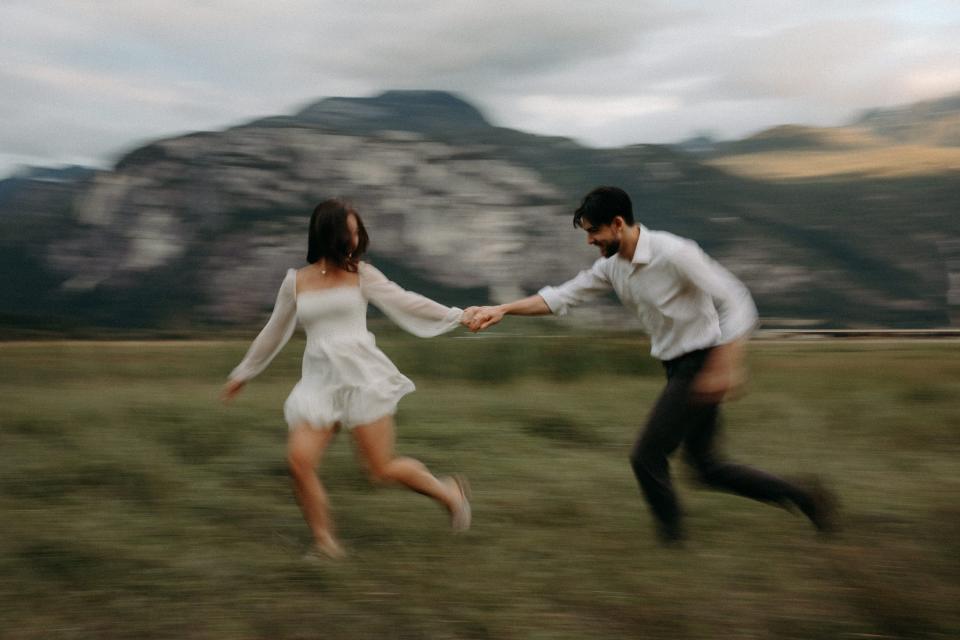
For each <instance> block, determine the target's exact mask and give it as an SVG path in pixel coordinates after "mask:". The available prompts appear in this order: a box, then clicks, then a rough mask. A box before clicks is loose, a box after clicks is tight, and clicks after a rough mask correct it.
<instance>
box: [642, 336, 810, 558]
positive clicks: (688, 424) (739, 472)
mask: <svg viewBox="0 0 960 640" xmlns="http://www.w3.org/2000/svg"><path fill="white" fill-rule="evenodd" d="M709 354H710V349H703V350H701V351H694V352H691V353H688V354H686V355H684V356H681V357H679V358H677V359H675V360H670V361H667V362H664V363H663V365H664V368H665V369H666V374H667V386H666V387H665V388H664V390H663V392H662V393H661V394H660V397H659V399H658V400H657V403H656V405H654V407H653V411H652V412H651V413H650V417H649V419H648V420H647V425H646V427H645V428H644V430H643V431H642V432H641V434H640V437H639V438H638V439H637V442H636V444H635V445H634V448H633V452H632V453H631V455H630V463H631V466H632V467H633V472H634V474H635V475H636V476H637V481H638V482H639V483H640V488H641V489H642V490H643V494H644V496H645V497H646V499H647V503H648V504H649V505H650V509H651V511H652V512H653V515H654V516H655V517H656V519H657V523H658V531H659V533H660V535H661V537H663V538H664V539H667V540H675V539H679V538H681V537H682V529H681V526H680V517H681V512H680V506H679V503H678V502H677V497H676V494H675V493H674V491H673V486H672V484H671V482H670V463H669V462H668V461H667V456H669V455H670V454H671V453H673V452H674V451H675V450H676V449H677V447H679V446H680V444H681V443H682V444H683V445H684V449H685V453H686V458H687V461H688V462H689V463H690V464H691V466H693V468H694V469H695V470H696V472H697V475H698V476H699V478H700V480H701V481H702V482H703V483H704V484H706V485H707V486H709V487H712V488H714V489H720V490H723V491H729V492H731V493H736V494H739V495H741V496H745V497H747V498H752V499H754V500H761V501H764V502H770V503H774V504H778V505H781V506H788V505H789V504H790V503H793V504H795V505H796V506H798V507H799V508H800V509H801V510H803V511H805V510H806V509H807V508H808V507H809V503H810V500H811V498H810V496H809V495H808V494H807V493H806V492H805V491H804V490H802V489H800V488H799V487H796V486H794V485H792V484H790V483H789V482H786V481H785V480H782V479H781V478H778V477H776V476H774V475H770V474H768V473H765V472H763V471H758V470H756V469H751V468H750V467H745V466H741V465H736V464H732V463H730V462H728V461H726V460H725V459H724V458H723V456H722V455H721V453H720V452H719V451H718V444H717V438H718V435H719V431H720V419H719V418H720V405H719V404H702V403H698V402H696V401H695V400H694V399H693V397H692V396H691V386H692V384H693V380H694V378H695V377H696V375H697V373H699V372H700V370H701V369H702V368H703V365H704V363H705V361H706V359H707V357H708V356H709Z"/></svg>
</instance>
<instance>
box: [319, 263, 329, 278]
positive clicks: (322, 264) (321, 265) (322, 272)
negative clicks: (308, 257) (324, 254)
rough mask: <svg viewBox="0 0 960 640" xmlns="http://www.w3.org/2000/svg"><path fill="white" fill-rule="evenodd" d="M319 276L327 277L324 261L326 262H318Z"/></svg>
mask: <svg viewBox="0 0 960 640" xmlns="http://www.w3.org/2000/svg"><path fill="white" fill-rule="evenodd" d="M320 275H322V276H325V275H327V261H326V260H321V261H320Z"/></svg>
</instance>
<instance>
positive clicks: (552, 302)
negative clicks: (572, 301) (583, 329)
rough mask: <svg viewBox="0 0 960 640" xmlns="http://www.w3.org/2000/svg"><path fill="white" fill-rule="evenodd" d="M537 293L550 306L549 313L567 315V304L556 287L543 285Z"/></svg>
mask: <svg viewBox="0 0 960 640" xmlns="http://www.w3.org/2000/svg"><path fill="white" fill-rule="evenodd" d="M537 295H539V296H540V297H541V298H543V301H544V302H546V303H547V306H548V307H550V313H552V314H553V315H555V316H564V315H567V311H568V309H567V305H566V304H564V302H563V296H562V295H561V294H560V291H559V290H558V289H557V288H556V287H544V288H542V289H540V291H537Z"/></svg>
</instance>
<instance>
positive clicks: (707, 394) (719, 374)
mask: <svg viewBox="0 0 960 640" xmlns="http://www.w3.org/2000/svg"><path fill="white" fill-rule="evenodd" d="M742 361H743V343H742V342H741V341H739V340H737V341H734V342H730V343H727V344H723V345H720V346H718V347H714V349H713V351H711V352H710V357H709V358H708V359H707V362H706V363H705V364H704V366H703V369H701V370H700V373H699V374H697V377H696V378H695V379H694V381H693V387H692V388H691V393H692V394H693V396H694V398H695V399H696V400H697V401H698V402H702V403H705V404H715V403H718V402H722V401H723V400H724V399H731V398H734V397H737V396H739V395H740V392H741V390H742V389H743V385H744V383H745V381H746V372H745V371H744V368H743V364H742Z"/></svg>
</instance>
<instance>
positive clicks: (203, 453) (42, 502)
mask: <svg viewBox="0 0 960 640" xmlns="http://www.w3.org/2000/svg"><path fill="white" fill-rule="evenodd" d="M493 335H494V336H496V334H493ZM379 342H380V344H381V346H382V348H383V349H384V350H385V351H386V352H387V353H388V355H390V356H391V358H393V359H394V360H395V362H396V363H397V364H398V366H399V367H400V368H401V370H403V371H404V372H405V373H407V374H408V375H409V376H410V377H411V378H413V380H414V381H415V382H416V383H417V385H418V392H417V393H415V394H412V395H411V396H408V397H407V398H406V399H405V400H404V401H403V402H402V403H401V407H400V413H399V415H398V449H399V451H400V452H401V453H404V454H407V455H413V456H415V457H418V458H420V459H421V460H423V461H424V462H425V463H426V464H427V465H428V466H429V467H430V468H431V469H432V470H434V471H435V472H436V473H448V472H451V471H461V472H464V473H466V474H467V475H468V476H469V477H470V479H471V482H472V484H473V489H474V511H475V525H474V528H473V529H472V530H471V531H470V532H468V533H467V534H465V535H462V536H454V535H451V534H450V533H449V531H448V530H447V522H446V517H445V515H444V514H443V513H442V512H441V510H440V509H439V508H438V507H437V506H435V505H434V504H432V503H431V502H430V501H429V500H427V499H426V498H424V497H422V496H419V495H416V494H413V493H411V492H406V491H403V490H400V489H396V488H376V487H372V486H370V485H369V483H368V482H367V481H366V479H365V477H364V476H363V474H362V473H361V471H360V470H359V468H358V466H357V465H356V463H355V460H354V458H353V453H352V450H351V447H350V446H349V445H348V444H347V441H348V440H349V437H348V436H346V435H345V434H341V436H340V437H339V439H338V440H337V441H336V442H335V444H334V446H333V447H332V448H331V450H330V452H329V453H328V455H327V457H326V458H325V459H324V461H323V464H322V466H321V476H322V478H323V480H324V482H325V484H326V486H327V488H328V490H329V493H330V498H331V501H332V503H333V509H334V515H335V517H336V520H337V524H338V528H339V533H340V535H341V537H342V539H343V542H344V543H345V545H346V547H347V549H348V551H349V553H350V556H349V558H348V559H347V560H346V561H343V562H339V563H329V564H326V565H322V564H321V565H315V564H308V563H305V562H303V561H301V560H300V554H301V553H302V551H303V549H304V548H305V547H306V545H307V543H308V540H309V535H308V531H307V529H306V526H305V524H304V523H303V522H302V520H301V518H300V515H299V511H298V509H297V507H296V505H295V503H294V500H293V498H292V494H291V491H290V486H289V480H288V477H287V473H286V469H285V466H284V442H285V435H286V430H285V429H286V428H285V425H284V424H283V421H282V416H281V405H282V402H283V400H284V398H285V396H286V394H287V393H288V391H289V389H290V387H291V386H292V385H293V383H294V382H295V380H296V376H297V373H298V369H299V351H300V349H301V348H302V343H297V342H295V343H294V344H291V345H290V346H288V347H287V349H286V350H285V351H284V352H283V353H282V354H281V355H280V356H279V357H278V359H277V361H276V362H275V363H274V365H273V366H272V367H271V368H270V369H269V370H268V371H267V372H266V373H265V374H264V375H263V376H262V377H261V378H260V379H258V380H257V381H255V382H254V383H253V384H251V385H250V386H249V388H248V389H246V390H245V392H244V394H243V395H242V396H241V397H240V398H239V399H238V401H237V402H236V403H235V404H233V405H232V406H229V407H224V406H222V405H220V404H219V403H218V402H217V394H218V391H219V387H220V384H221V381H222V379H223V376H224V375H225V374H226V372H228V371H229V370H230V368H231V367H232V366H233V365H234V364H235V363H236V361H237V360H238V359H239V358H240V357H241V356H242V354H243V352H244V350H245V348H246V343H242V342H225V343H190V342H181V343H142V344H117V343H113V344H112V343H34V344H15V343H7V344H2V345H0V406H2V407H3V411H2V413H0V448H2V451H3V463H2V465H0V638H5V639H6V638H17V639H21V638H38V639H40V638H43V639H50V638H91V637H103V638H138V639H140V638H178V639H191V638H215V639H218V638H223V639H227V638H229V639H237V638H264V639H286V638H290V639H293V638H324V639H339V638H344V639H346V638H349V639H355V638H378V639H382V638H429V639H433V638H440V639H443V638H508V639H513V638H516V639H523V640H526V639H534V640H535V639H539V638H549V639H563V638H571V639H573V638H577V639H580V638H627V637H630V638H634V637H642V638H654V639H656V638H671V639H672V638H693V639H701V638H702V639H708V638H709V639H713V638H796V639H798V640H800V639H803V640H807V639H824V640H826V639H836V638H868V637H869V638H900V637H906V638H912V637H917V638H955V637H958V636H960V613H958V609H957V607H956V602H958V601H960V581H958V577H957V576H958V575H960V504H958V502H957V496H958V495H960V491H958V489H960V457H958V453H960V409H958V406H957V402H956V399H957V398H958V397H960V344H957V343H916V342H915V343H895V342H889V343H866V342H811V343H762V342H761V343H755V344H753V345H752V348H751V356H750V360H751V362H750V364H751V371H752V381H751V387H750V393H749V394H748V395H746V396H745V397H744V398H743V399H741V400H740V401H738V402H736V403H733V404H731V405H729V406H728V407H727V410H726V424H727V431H726V437H725V440H726V446H727V449H728V451H729V452H730V454H731V457H733V458H735V459H737V460H741V461H743V462H747V463H751V464H755V465H757V466H760V467H763V468H767V469H769V470H771V471H776V472H778V473H783V474H800V473H811V472H813V473H820V474H822V475H823V476H824V477H825V478H826V479H827V480H828V481H829V482H830V483H831V484H832V486H833V487H834V488H835V489H836V490H837V491H838V493H839V494H840V496H841V498H842V501H843V505H844V509H843V525H844V530H843V533H842V534H841V535H839V536H838V537H836V538H834V539H830V540H823V539H819V538H818V537H817V536H816V535H815V534H814V533H813V532H812V531H811V529H810V528H809V526H808V525H807V524H806V523H805V522H804V521H803V520H802V519H800V518H798V517H796V516H794V515H792V514H790V513H787V512H785V511H781V510H778V509H774V508H771V507H768V506H765V505H761V504H757V503H753V502H750V501H747V500H743V499H740V498H736V497H733V496H727V495H723V494H718V493H714V492H709V491H703V490H700V489H699V488H698V487H697V486H696V485H695V483H694V482H693V481H692V480H691V476H690V474H689V473H688V472H687V470H686V469H684V468H683V466H682V465H681V464H679V460H678V465H677V466H676V471H677V472H676V474H675V475H676V477H677V482H678V486H679V491H680V492H681V495H682V496H683V499H684V504H685V508H686V510H687V513H688V526H689V530H690V533H691V540H690V542H689V544H688V546H687V547H686V548H685V549H682V550H672V549H664V548H661V547H659V546H657V545H656V544H655V541H654V538H653V533H652V527H651V521H650V517H649V516H648V514H647V511H646V508H645V506H644V504H643V502H642V500H641V498H640V496H639V493H638V491H637V489H636V486H635V483H634V480H633V478H632V476H631V473H630V469H629V466H628V464H627V455H628V452H629V449H630V446H631V444H632V441H633V438H634V437H635V434H636V431H637V429H638V428H639V427H640V425H641V424H642V422H643V419H644V415H645V413H646V411H647V410H648V409H649V407H650V405H651V402H652V401H653V400H654V398H655V397H656V394H657V392H658V391H659V388H660V386H661V382H662V381H661V373H660V371H659V368H658V365H657V363H656V362H654V361H652V360H650V359H649V357H648V356H647V355H646V350H647V346H646V344H644V343H642V342H640V341H635V340H633V339H630V338H625V337H622V336H606V337H602V336H601V337H596V336H590V337H589V339H587V337H573V336H566V335H556V336H552V337H544V338H536V337H530V336H528V337H508V336H502V335H501V336H500V337H496V338H489V337H480V338H474V337H460V338H453V339H451V338H440V339H435V340H429V341H424V340H418V339H414V338H406V337H401V336H398V335H396V334H393V333H384V334H383V335H382V336H381V339H380V341H379Z"/></svg>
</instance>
